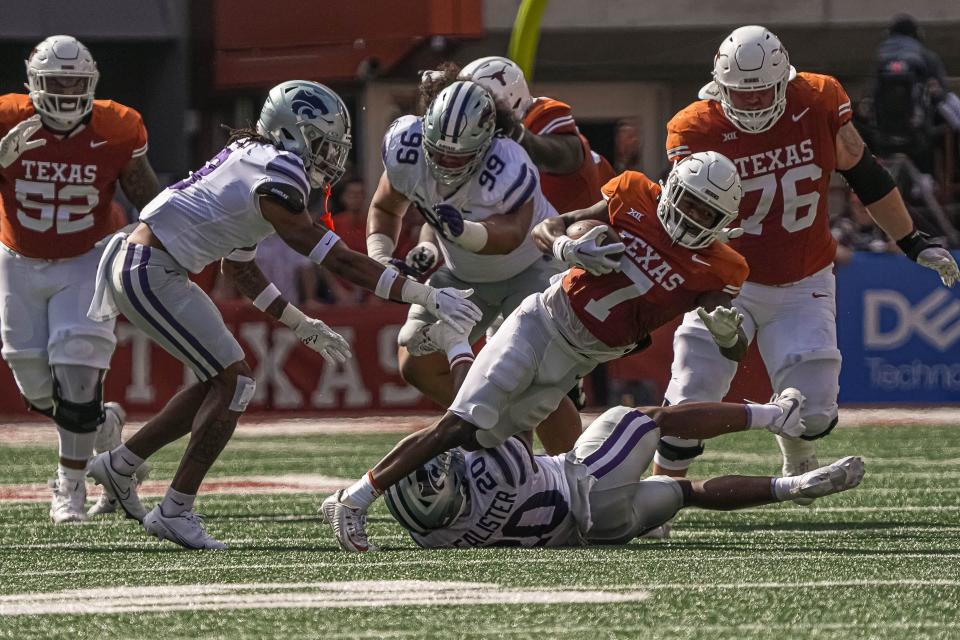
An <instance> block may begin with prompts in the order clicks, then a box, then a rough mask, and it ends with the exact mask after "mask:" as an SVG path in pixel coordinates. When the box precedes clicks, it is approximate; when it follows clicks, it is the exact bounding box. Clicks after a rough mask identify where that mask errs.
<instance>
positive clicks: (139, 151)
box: [130, 142, 150, 158]
mask: <svg viewBox="0 0 960 640" xmlns="http://www.w3.org/2000/svg"><path fill="white" fill-rule="evenodd" d="M149 146H150V144H149V143H146V142H145V143H144V144H143V146H142V147H140V148H139V149H134V150H133V153H131V154H130V157H132V158H139V157H140V156H142V155H143V154H145V153H146V152H147V148H148V147H149Z"/></svg>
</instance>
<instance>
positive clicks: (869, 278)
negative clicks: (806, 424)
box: [837, 252, 960, 403]
mask: <svg viewBox="0 0 960 640" xmlns="http://www.w3.org/2000/svg"><path fill="white" fill-rule="evenodd" d="M954 256H955V257H960V252H954ZM837 306H838V308H837V325H838V340H839V343H840V351H841V353H842V354H843V370H842V372H841V374H840V400H841V402H876V403H901V402H927V403H945V402H949V403H960V285H955V286H954V288H953V289H948V288H946V287H944V286H943V285H942V283H941V282H940V278H939V277H938V276H937V274H936V273H935V272H933V271H931V270H930V269H925V268H923V267H920V266H917V265H916V264H914V263H912V262H910V261H909V260H907V259H906V258H904V257H903V256H899V255H889V254H888V255H876V254H856V255H855V257H854V258H853V261H852V262H851V263H850V264H849V265H847V266H845V267H843V268H841V269H840V271H839V273H838V276H837Z"/></svg>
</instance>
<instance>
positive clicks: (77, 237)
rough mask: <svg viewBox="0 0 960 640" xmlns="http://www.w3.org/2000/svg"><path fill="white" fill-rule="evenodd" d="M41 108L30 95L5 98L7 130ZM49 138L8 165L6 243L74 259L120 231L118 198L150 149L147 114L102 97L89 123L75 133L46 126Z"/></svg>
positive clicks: (30, 252)
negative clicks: (122, 183) (129, 172)
mask: <svg viewBox="0 0 960 640" xmlns="http://www.w3.org/2000/svg"><path fill="white" fill-rule="evenodd" d="M33 114H34V110H33V105H32V104H31V102H30V98H29V97H27V96H25V95H22V94H13V93H11V94H7V95H4V96H0V136H3V135H6V133H7V132H8V131H9V130H10V129H11V128H13V127H14V126H15V125H16V124H17V123H19V122H21V121H22V120H24V119H25V118H29V117H30V116H32V115H33ZM31 139H32V140H39V139H46V141H47V144H45V145H43V146H42V147H38V148H36V149H31V150H30V151H27V152H25V153H24V154H23V155H21V156H20V157H19V158H18V159H17V160H16V161H15V162H14V163H13V164H11V165H10V166H9V167H7V168H6V169H0V242H2V243H3V244H5V245H6V246H8V247H9V248H11V249H13V250H14V251H16V252H17V253H20V254H22V255H25V256H27V257H30V258H43V259H47V260H51V259H58V258H70V257H73V256H78V255H80V254H82V253H86V252H87V251H89V250H90V249H91V248H92V247H93V245H94V243H96V242H97V241H98V240H100V239H101V238H103V237H104V236H105V235H107V234H109V233H111V232H113V231H115V230H116V229H117V226H116V222H117V221H116V218H114V217H112V216H111V212H110V203H111V202H112V201H113V194H114V191H116V188H117V178H118V177H119V175H120V171H121V169H123V168H124V167H125V166H126V165H127V163H128V162H130V159H131V158H133V157H137V156H141V155H143V154H144V153H146V152H147V130H146V128H144V126H143V120H142V119H141V118H140V114H139V113H137V112H136V111H135V110H133V109H131V108H129V107H125V106H123V105H122V104H118V103H116V102H113V101H110V100H94V102H93V112H92V113H91V114H90V118H89V120H87V122H86V123H85V124H82V125H80V126H79V127H78V128H77V129H75V130H74V131H73V132H72V133H70V134H69V135H68V136H67V137H63V136H59V135H57V134H55V133H54V132H52V131H50V130H49V129H46V128H40V129H39V130H38V131H37V132H36V133H35V134H34V135H33V138H31Z"/></svg>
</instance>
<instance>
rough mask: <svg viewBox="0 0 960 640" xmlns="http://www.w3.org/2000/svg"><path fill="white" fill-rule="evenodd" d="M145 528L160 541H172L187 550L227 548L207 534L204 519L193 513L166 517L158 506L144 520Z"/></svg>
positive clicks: (188, 512)
mask: <svg viewBox="0 0 960 640" xmlns="http://www.w3.org/2000/svg"><path fill="white" fill-rule="evenodd" d="M143 528H144V529H146V530H147V533H149V534H150V535H152V536H156V537H157V539H159V540H170V541H171V542H176V543H177V544H178V545H180V546H181V547H184V548H187V549H226V548H227V545H225V544H223V543H222V542H220V541H219V540H217V539H216V538H214V537H213V536H211V535H210V534H209V533H207V530H206V529H205V528H204V526H203V517H202V516H200V515H198V514H196V513H194V512H193V511H184V512H183V513H181V514H179V515H176V516H165V515H164V514H163V511H161V510H160V505H157V506H156V507H154V508H153V510H152V511H150V513H148V514H147V515H146V517H145V518H144V519H143Z"/></svg>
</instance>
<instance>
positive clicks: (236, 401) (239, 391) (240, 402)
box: [229, 375, 257, 413]
mask: <svg viewBox="0 0 960 640" xmlns="http://www.w3.org/2000/svg"><path fill="white" fill-rule="evenodd" d="M256 391H257V381H256V380H254V379H253V378H248V377H247V376H239V375H238V376H237V386H236V388H235V389H234V391H233V400H231V402H230V407H229V409H230V411H236V412H238V413H243V412H244V411H246V410H247V405H248V404H250V400H251V399H252V398H253V394H254V393H256Z"/></svg>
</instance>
